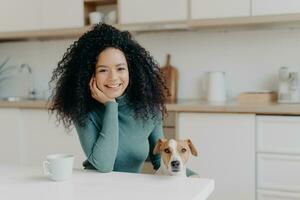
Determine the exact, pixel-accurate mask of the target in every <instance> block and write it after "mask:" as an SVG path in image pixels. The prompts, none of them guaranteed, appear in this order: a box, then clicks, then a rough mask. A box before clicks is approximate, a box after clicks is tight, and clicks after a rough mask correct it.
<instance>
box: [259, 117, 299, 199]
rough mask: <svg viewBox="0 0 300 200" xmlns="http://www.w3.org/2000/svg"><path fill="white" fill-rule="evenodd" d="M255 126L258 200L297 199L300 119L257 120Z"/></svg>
mask: <svg viewBox="0 0 300 200" xmlns="http://www.w3.org/2000/svg"><path fill="white" fill-rule="evenodd" d="M256 126H257V161H256V162H257V188H258V191H257V194H258V196H262V197H261V198H259V199H300V198H299V197H300V195H299V193H300V173H299V169H300V117H299V116H258V117H257V118H256ZM270 190H271V191H274V192H275V193H276V192H280V195H279V197H281V196H282V197H281V198H279V197H278V195H277V196H276V195H273V196H272V194H269V196H270V198H267V197H265V196H266V195H263V194H265V193H266V192H267V191H270ZM276 197H278V198H276Z"/></svg>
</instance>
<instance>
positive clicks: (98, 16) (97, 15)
mask: <svg viewBox="0 0 300 200" xmlns="http://www.w3.org/2000/svg"><path fill="white" fill-rule="evenodd" d="M103 18H104V14H103V13H101V12H97V11H95V12H90V13H89V19H90V24H98V23H99V22H103Z"/></svg>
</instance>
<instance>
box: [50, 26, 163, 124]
mask: <svg viewBox="0 0 300 200" xmlns="http://www.w3.org/2000/svg"><path fill="white" fill-rule="evenodd" d="M109 47H112V48H116V49H119V50H121V51H122V52H123V53H124V55H125V57H126V60H127V64H128V70H129V85H128V87H127V89H126V102H127V103H128V105H129V106H130V107H131V108H132V109H133V111H134V113H135V117H139V118H142V119H144V120H147V119H149V118H152V119H153V118H157V117H158V116H162V117H163V116H164V114H165V113H166V107H165V100H166V95H167V93H168V89H167V87H166V84H165V80H164V77H163V76H162V74H161V71H160V69H159V65H158V63H157V62H156V61H155V60H154V59H153V58H152V56H150V53H149V52H148V51H146V50H145V49H144V48H143V47H142V46H141V45H140V44H138V42H137V41H135V40H134V39H132V37H131V34H130V33H129V32H128V31H120V30H118V29H116V28H114V27H112V26H110V25H107V24H104V23H100V24H97V25H96V26H94V27H93V28H92V29H91V30H90V31H88V32H86V33H85V34H83V35H82V36H81V37H80V38H79V39H78V40H77V41H75V42H74V43H73V44H72V45H71V46H70V47H69V48H68V50H67V51H66V53H65V54H64V55H63V58H62V60H61V61H59V62H58V66H57V68H56V69H54V71H53V74H52V78H51V80H50V82H49V84H50V85H52V84H54V88H53V91H52V95H51V101H52V105H51V107H50V108H49V110H50V111H51V112H52V113H53V112H54V111H56V112H57V113H56V117H57V120H58V122H61V121H62V122H63V124H64V126H65V127H66V128H70V126H71V125H72V123H73V122H76V123H78V124H79V125H80V126H85V119H86V117H87V114H88V113H89V112H90V111H91V110H93V108H94V107H95V106H97V105H98V106H99V104H100V103H99V102H97V101H96V100H94V99H93V98H92V97H91V91H90V88H89V81H90V79H91V77H92V75H93V74H94V72H95V65H96V62H97V59H98V56H99V54H100V53H101V52H102V51H104V50H105V49H106V48H109ZM159 112H160V113H161V114H159Z"/></svg>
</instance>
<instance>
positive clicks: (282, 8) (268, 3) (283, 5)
mask: <svg viewBox="0 0 300 200" xmlns="http://www.w3.org/2000/svg"><path fill="white" fill-rule="evenodd" d="M291 13H300V1H299V0H252V15H273V14H291Z"/></svg>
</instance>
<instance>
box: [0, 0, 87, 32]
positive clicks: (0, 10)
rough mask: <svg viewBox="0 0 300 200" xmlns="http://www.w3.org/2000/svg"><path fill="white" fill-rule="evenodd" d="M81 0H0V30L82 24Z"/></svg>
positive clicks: (36, 28) (25, 29) (23, 29)
mask: <svg viewBox="0 0 300 200" xmlns="http://www.w3.org/2000/svg"><path fill="white" fill-rule="evenodd" d="M83 11H84V10H83V0H22V1H14V0H1V2H0V24H1V26H0V32H7V31H31V30H40V29H52V28H68V27H81V26H83V24H84V23H83V20H84V17H83Z"/></svg>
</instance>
